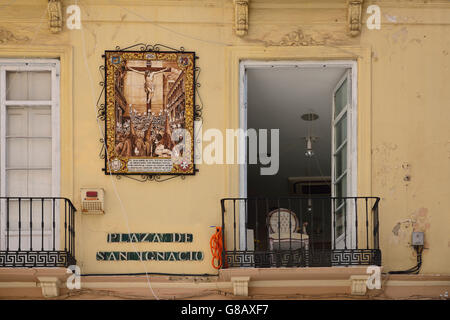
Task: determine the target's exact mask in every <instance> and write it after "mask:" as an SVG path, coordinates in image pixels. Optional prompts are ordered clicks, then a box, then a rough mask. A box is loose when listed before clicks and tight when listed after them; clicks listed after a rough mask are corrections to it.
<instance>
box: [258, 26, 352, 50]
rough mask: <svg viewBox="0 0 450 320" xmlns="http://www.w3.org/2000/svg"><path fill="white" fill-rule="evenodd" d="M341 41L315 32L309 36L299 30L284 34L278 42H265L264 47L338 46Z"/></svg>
mask: <svg viewBox="0 0 450 320" xmlns="http://www.w3.org/2000/svg"><path fill="white" fill-rule="evenodd" d="M342 41H343V40H342V39H339V38H336V37H335V36H333V35H331V34H329V33H320V32H316V33H314V35H313V34H309V33H306V32H304V31H303V30H302V29H301V28H298V29H297V30H294V31H292V32H289V33H287V34H285V35H284V36H283V37H282V38H281V40H280V41H265V43H266V45H271V46H291V47H299V46H321V45H326V44H329V43H330V44H339V43H340V42H342Z"/></svg>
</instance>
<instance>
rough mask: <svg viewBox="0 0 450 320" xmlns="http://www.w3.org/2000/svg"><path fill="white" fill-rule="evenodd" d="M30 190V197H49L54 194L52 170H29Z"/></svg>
mask: <svg viewBox="0 0 450 320" xmlns="http://www.w3.org/2000/svg"><path fill="white" fill-rule="evenodd" d="M28 190H29V195H30V197H48V196H49V195H51V194H52V170H50V169H48V170H29V171H28Z"/></svg>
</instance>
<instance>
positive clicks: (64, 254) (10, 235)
mask: <svg viewBox="0 0 450 320" xmlns="http://www.w3.org/2000/svg"><path fill="white" fill-rule="evenodd" d="M75 212H76V209H75V207H74V205H73V204H72V202H71V201H70V200H69V199H66V198H58V197H0V267H9V268H11V267H67V266H69V265H72V264H76V261H75Z"/></svg>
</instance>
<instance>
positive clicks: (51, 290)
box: [38, 277, 61, 298]
mask: <svg viewBox="0 0 450 320" xmlns="http://www.w3.org/2000/svg"><path fill="white" fill-rule="evenodd" d="M38 280H39V286H40V287H41V289H42V295H43V296H44V298H55V297H57V296H59V286H60V284H61V282H60V281H59V279H58V278H57V277H38Z"/></svg>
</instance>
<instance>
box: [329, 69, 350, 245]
mask: <svg viewBox="0 0 450 320" xmlns="http://www.w3.org/2000/svg"><path fill="white" fill-rule="evenodd" d="M351 76H352V74H351V70H348V71H347V72H346V73H345V74H344V76H343V77H342V78H341V79H340V80H339V82H338V83H337V85H336V87H335V89H334V92H333V109H332V112H333V113H332V130H331V132H332V153H331V154H332V161H331V162H332V164H331V169H332V196H333V197H334V198H335V199H334V200H333V201H332V206H333V209H332V226H333V228H332V233H333V237H332V239H333V248H335V249H350V248H351V247H352V238H354V237H353V232H355V230H353V229H354V228H352V226H353V223H352V219H353V215H352V213H353V210H352V208H353V206H351V205H350V201H347V200H346V199H345V197H349V196H351V195H352V188H351V185H352V180H353V179H352V176H351V175H352V170H351V169H352V168H351V164H352V156H353V155H352V145H353V140H352V132H353V130H352V129H353V127H352V114H351V112H352V107H351V106H352V77H351Z"/></svg>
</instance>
